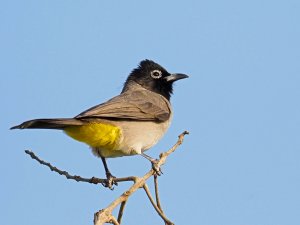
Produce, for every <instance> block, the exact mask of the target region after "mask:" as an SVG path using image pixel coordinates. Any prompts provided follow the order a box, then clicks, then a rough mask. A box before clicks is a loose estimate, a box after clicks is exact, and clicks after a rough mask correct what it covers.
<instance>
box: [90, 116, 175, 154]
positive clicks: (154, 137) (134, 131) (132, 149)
mask: <svg viewBox="0 0 300 225" xmlns="http://www.w3.org/2000/svg"><path fill="white" fill-rule="evenodd" d="M115 123H116V125H117V126H119V127H121V128H122V129H121V130H122V134H121V137H120V142H119V146H118V148H117V149H116V150H106V149H99V148H98V149H93V152H94V153H95V154H96V155H99V156H102V157H105V158H112V157H120V156H128V155H136V154H141V153H142V152H144V151H146V150H148V149H149V148H151V147H152V146H154V145H155V144H156V143H157V142H158V141H159V140H160V139H161V138H162V137H163V135H164V134H165V132H166V131H167V129H168V128H169V125H170V120H168V121H166V122H163V123H154V122H148V121H147V122H141V121H138V122H136V121H126V122H122V121H117V122H115Z"/></svg>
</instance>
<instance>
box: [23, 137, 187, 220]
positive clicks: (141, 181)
mask: <svg viewBox="0 0 300 225" xmlns="http://www.w3.org/2000/svg"><path fill="white" fill-rule="evenodd" d="M187 134H189V132H187V131H184V132H183V133H182V134H180V135H179V136H178V141H177V142H176V144H175V145H174V146H173V147H172V148H170V149H169V150H168V151H166V152H163V153H161V154H160V155H159V159H158V160H157V166H158V167H160V166H161V165H163V164H164V163H165V161H166V159H167V157H168V156H169V155H170V154H171V153H173V152H174V151H175V150H176V149H177V147H178V146H179V145H181V144H182V142H183V139H184V136H185V135H187ZM25 153H26V154H28V155H30V156H31V158H32V159H34V160H36V161H38V162H39V163H40V164H42V165H45V166H47V167H49V169H50V170H51V171H54V172H56V173H58V174H60V175H63V176H65V177H66V178H67V179H72V180H75V181H77V182H79V181H81V182H87V183H91V184H99V183H100V184H102V185H104V184H105V182H106V179H100V178H96V177H92V178H83V177H80V176H77V175H70V174H69V173H68V172H67V171H63V170H60V169H58V168H57V167H55V166H52V165H51V164H50V163H48V162H45V161H44V160H41V159H40V158H39V157H37V156H36V155H35V154H34V153H33V152H32V151H29V150H25ZM151 176H154V184H155V198H156V203H155V201H154V200H153V198H152V196H151V194H150V191H149V188H148V186H147V184H146V181H147V180H148V179H149V178H150V177H151ZM114 181H116V182H124V181H133V182H134V183H133V185H132V186H131V187H130V188H129V189H128V190H127V191H125V192H124V193H123V194H122V195H121V196H119V197H118V198H117V199H115V200H114V201H113V202H112V203H111V204H110V205H108V206H107V207H106V208H104V209H102V210H100V211H98V212H96V213H95V215H94V225H102V224H104V223H112V224H114V225H120V224H121V221H122V216H123V213H124V209H125V205H126V203H127V200H128V198H129V197H130V196H131V195H132V194H133V193H134V192H136V191H137V190H138V189H139V188H143V189H144V190H145V192H146V194H147V196H148V198H149V200H150V202H151V204H152V205H153V207H154V208H155V210H156V211H157V213H158V214H159V216H160V217H161V218H162V219H163V220H164V221H165V223H166V224H168V225H171V224H173V223H172V222H171V221H170V220H169V219H168V218H167V217H166V216H165V214H164V212H163V210H162V208H161V204H160V200H159V193H158V181H157V176H156V171H155V170H154V169H153V168H152V169H151V170H150V171H149V172H148V173H146V174H145V175H144V176H143V177H135V176H130V177H122V178H114ZM118 205H120V208H119V213H118V219H116V218H115V217H114V216H113V215H112V212H113V210H114V209H115V208H116V207H117V206H118Z"/></svg>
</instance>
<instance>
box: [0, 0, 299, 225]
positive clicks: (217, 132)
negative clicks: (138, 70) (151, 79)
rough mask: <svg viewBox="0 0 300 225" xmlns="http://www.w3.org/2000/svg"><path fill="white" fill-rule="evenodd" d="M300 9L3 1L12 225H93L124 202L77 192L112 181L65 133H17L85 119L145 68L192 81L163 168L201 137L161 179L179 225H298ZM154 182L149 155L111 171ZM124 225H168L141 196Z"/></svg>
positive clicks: (286, 1) (5, 183)
mask: <svg viewBox="0 0 300 225" xmlns="http://www.w3.org/2000/svg"><path fill="white" fill-rule="evenodd" d="M299 12H300V1H298V0H282V1H278V0H272V1H271V0H252V1H237V0H229V1H221V0H213V1H199V0H194V1H193V0H187V1H170V0H166V1H158V0H153V1H140V0H139V1H137V0H136V1H99V0H97V1H94V0H88V1H86V0H84V1H83V0H78V1H74V0H72V1H71V0H51V1H50V0H26V1H20V0H19V1H18V0H10V1H1V3H0V49H1V50H0V65H1V66H0V76H1V77H0V79H1V82H0V92H1V93H0V94H1V105H2V107H1V110H0V117H1V127H0V132H1V140H2V141H1V157H0V160H1V162H0V171H1V185H0V190H1V191H0V199H1V200H0V214H1V219H0V221H1V224H5V225H15V224H24V225H41V224H42V225H53V224H65V225H66V224H72V225H82V224H92V220H93V214H94V212H96V211H97V210H99V209H101V208H104V207H105V206H107V204H108V203H109V202H111V201H112V200H113V199H114V198H115V197H116V196H118V195H119V194H120V193H122V191H124V190H125V189H126V188H127V187H128V186H129V184H120V185H119V186H118V187H117V188H116V189H115V190H114V191H110V190H106V189H104V188H102V187H101V186H95V185H91V184H86V183H76V182H75V181H70V180H67V179H65V178H64V177H62V176H59V175H58V174H56V173H53V172H51V171H50V170H49V169H48V168H46V167H43V166H41V165H40V164H38V163H37V162H35V161H33V160H31V159H30V158H29V157H28V156H27V155H26V154H25V153H24V150H25V149H31V150H33V151H34V152H35V153H36V154H37V155H38V156H40V157H41V158H43V159H44V160H46V161H49V162H51V163H52V164H53V165H55V166H57V167H59V168H61V169H63V170H67V171H69V172H70V173H72V174H77V175H82V176H85V177H92V176H97V177H103V176H104V171H103V168H102V165H101V161H100V160H99V159H97V158H95V157H94V156H93V155H92V153H91V152H90V150H89V149H88V147H87V146H86V145H84V144H82V143H79V142H76V141H73V140H72V139H70V138H68V137H67V136H65V135H64V134H63V133H62V132H60V131H48V130H23V131H19V130H14V131H10V130H9V127H11V126H13V125H16V124H19V123H20V122H23V121H25V120H28V119H33V118H47V117H49V118H51V117H73V116H75V115H77V114H78V113H80V112H82V111H83V110H85V109H87V108H88V107H91V106H93V105H96V104H98V103H101V102H103V101H105V100H107V99H109V98H111V97H112V96H115V95H117V94H118V93H119V92H120V91H121V89H122V85H123V83H124V81H125V79H126V77H127V75H128V74H129V72H130V71H131V70H132V69H133V68H134V67H136V66H137V64H138V63H139V61H141V60H143V59H145V58H147V59H152V60H154V61H156V62H158V63H160V64H161V65H163V66H164V67H165V68H167V69H168V70H169V71H170V72H182V73H186V74H189V75H190V78H189V79H186V80H182V81H179V82H178V83H176V85H175V92H174V95H173V97H172V104H173V108H174V111H175V114H174V118H173V123H172V126H171V127H170V129H169V131H168V133H167V134H166V135H165V137H164V138H163V139H162V140H161V141H160V142H159V143H158V144H157V145H156V146H155V147H154V148H153V149H152V150H150V151H148V154H150V155H151V156H153V157H157V156H158V155H159V153H160V152H161V151H163V150H166V149H168V148H169V147H170V146H172V145H173V144H174V143H175V142H176V140H177V135H178V134H179V133H181V132H182V131H184V130H189V131H190V133H191V134H190V135H189V136H187V137H186V139H185V142H184V144H183V145H182V146H181V147H180V148H179V149H178V151H177V152H176V153H175V154H173V155H172V156H171V157H170V158H169V160H168V161H167V164H166V165H165V166H164V167H163V170H164V175H163V176H161V177H160V178H159V180H160V191H161V198H162V199H161V200H162V204H163V207H164V210H165V212H166V215H167V216H168V217H169V218H170V219H171V220H172V221H174V222H175V223H176V224H187V223H188V224H195V225H198V224H200V225H294V224H295V225H296V224H300V213H299V212H300V163H299V161H300V26H299V23H300V13H299ZM108 163H109V166H110V168H111V171H112V172H113V174H114V175H116V176H118V177H121V176H128V175H143V174H144V173H145V172H146V171H148V170H149V168H150V164H149V163H148V161H146V160H145V159H143V158H142V157H139V156H134V157H123V158H117V159H111V160H108ZM123 222H124V224H145V225H153V224H163V222H162V221H161V219H160V218H159V217H158V216H157V215H156V213H155V211H154V209H153V208H152V207H151V206H150V203H149V202H148V199H147V198H146V196H145V194H144V192H143V191H142V190H140V191H139V192H138V193H137V194H135V195H134V197H132V198H131V199H130V200H129V202H128V205H127V208H126V211H125V215H124V218H123Z"/></svg>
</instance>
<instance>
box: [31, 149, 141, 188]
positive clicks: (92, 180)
mask: <svg viewBox="0 0 300 225" xmlns="http://www.w3.org/2000/svg"><path fill="white" fill-rule="evenodd" d="M25 153H26V154H28V155H30V157H31V158H32V159H34V160H36V161H38V162H39V163H40V164H42V165H44V166H47V167H49V169H50V170H51V171H53V172H56V173H58V174H60V175H62V176H65V177H66V178H67V179H70V180H75V181H77V182H86V183H90V184H102V185H104V184H105V183H106V179H103V178H97V177H92V178H84V177H81V176H78V175H71V174H69V173H68V172H67V171H63V170H60V169H58V168H57V167H55V166H52V165H51V164H50V163H48V162H45V161H44V160H42V159H40V158H39V157H38V156H36V155H35V154H34V152H32V151H29V150H25ZM114 181H116V182H125V181H135V177H133V176H131V177H120V178H114Z"/></svg>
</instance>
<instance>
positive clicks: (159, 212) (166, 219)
mask: <svg viewBox="0 0 300 225" xmlns="http://www.w3.org/2000/svg"><path fill="white" fill-rule="evenodd" d="M143 188H144V190H145V192H146V194H147V196H148V198H149V200H150V202H151V204H152V206H153V207H154V209H155V210H156V212H157V213H158V215H159V216H160V217H161V218H162V219H163V220H164V221H165V223H166V224H168V225H174V223H172V222H171V221H170V220H169V219H168V218H167V217H166V216H165V214H164V213H163V212H162V211H161V210H160V209H159V208H158V206H157V205H156V204H155V202H154V200H153V198H152V196H151V193H150V191H149V188H148V185H147V184H144V186H143Z"/></svg>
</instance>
